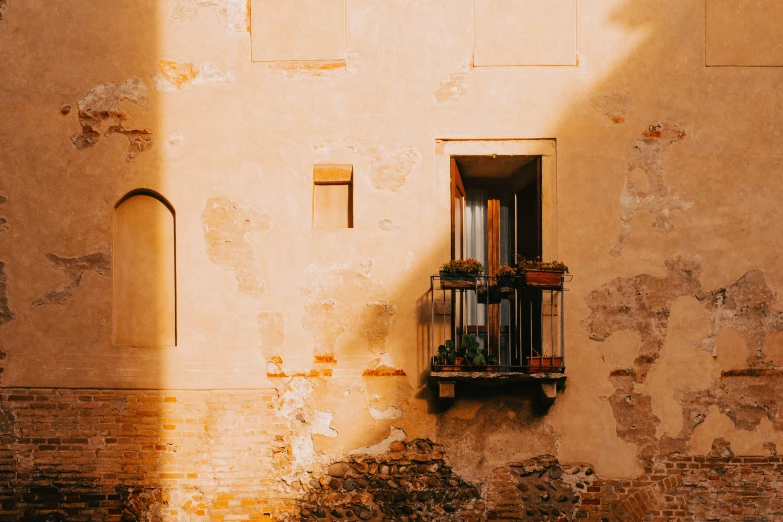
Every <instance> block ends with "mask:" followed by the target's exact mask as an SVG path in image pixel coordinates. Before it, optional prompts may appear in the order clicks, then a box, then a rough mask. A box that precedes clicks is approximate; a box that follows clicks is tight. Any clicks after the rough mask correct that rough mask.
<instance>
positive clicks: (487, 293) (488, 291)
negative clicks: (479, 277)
mask: <svg viewBox="0 0 783 522" xmlns="http://www.w3.org/2000/svg"><path fill="white" fill-rule="evenodd" d="M476 292H477V295H478V297H477V299H478V302H479V303H481V304H498V303H499V302H500V298H501V295H500V289H499V288H498V287H497V286H495V285H486V284H484V283H481V284H479V286H478V289H477V290H476Z"/></svg>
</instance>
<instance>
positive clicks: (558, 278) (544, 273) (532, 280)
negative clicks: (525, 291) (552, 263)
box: [521, 270, 565, 286]
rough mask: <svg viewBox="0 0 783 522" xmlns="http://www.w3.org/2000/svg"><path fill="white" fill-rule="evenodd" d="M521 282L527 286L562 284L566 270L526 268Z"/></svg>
mask: <svg viewBox="0 0 783 522" xmlns="http://www.w3.org/2000/svg"><path fill="white" fill-rule="evenodd" d="M523 275H524V277H523V278H521V283H522V284H523V285H526V286H562V284H563V277H564V275H565V272H554V271H551V270H525V271H524V272H523Z"/></svg>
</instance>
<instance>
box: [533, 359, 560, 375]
mask: <svg viewBox="0 0 783 522" xmlns="http://www.w3.org/2000/svg"><path fill="white" fill-rule="evenodd" d="M526 360H527V366H528V367H529V368H530V370H529V371H530V372H531V373H534V372H551V371H561V370H562V369H563V358H562V357H560V356H555V357H552V356H551V355H545V356H543V358H542V357H541V356H535V357H527V358H526Z"/></svg>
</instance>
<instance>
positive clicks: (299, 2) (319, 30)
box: [250, 0, 345, 62]
mask: <svg viewBox="0 0 783 522" xmlns="http://www.w3.org/2000/svg"><path fill="white" fill-rule="evenodd" d="M250 7H251V11H250V20H251V29H250V32H251V40H252V55H253V61H254V62H271V61H326V60H342V59H344V58H345V0H251V6H250Z"/></svg>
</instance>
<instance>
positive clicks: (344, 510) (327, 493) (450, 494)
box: [299, 439, 485, 522]
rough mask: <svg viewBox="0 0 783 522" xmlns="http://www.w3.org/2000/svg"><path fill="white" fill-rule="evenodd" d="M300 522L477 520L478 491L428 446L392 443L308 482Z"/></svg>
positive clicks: (437, 449)
mask: <svg viewBox="0 0 783 522" xmlns="http://www.w3.org/2000/svg"><path fill="white" fill-rule="evenodd" d="M309 489H310V491H309V493H308V494H307V495H305V497H304V498H303V499H302V500H301V501H300V502H299V506H300V509H301V511H300V513H301V520H302V521H307V522H311V521H317V520H370V521H381V520H396V521H400V522H407V521H411V520H416V521H422V522H426V521H439V520H443V521H448V520H454V521H458V520H459V521H466V522H471V521H474V522H475V521H478V520H480V519H482V514H483V511H484V509H485V504H484V502H483V501H482V500H481V498H480V488H479V487H477V486H475V485H472V484H468V483H467V482H465V481H463V480H461V479H460V478H459V477H457V476H456V475H455V474H454V473H453V472H452V470H451V468H450V467H449V466H448V465H447V463H446V462H445V461H444V454H443V447H442V446H439V445H437V444H433V443H432V442H431V441H428V440H423V439H417V440H414V441H412V442H408V443H407V444H406V443H402V442H393V443H391V445H390V447H389V452H387V453H383V454H380V455H357V456H355V457H352V458H349V459H346V460H343V461H340V462H336V463H334V464H331V465H330V466H329V467H328V468H327V470H326V474H324V475H323V476H322V477H319V478H313V479H312V480H311V482H310V484H309Z"/></svg>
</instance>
